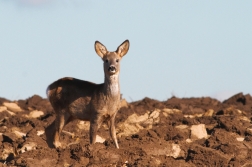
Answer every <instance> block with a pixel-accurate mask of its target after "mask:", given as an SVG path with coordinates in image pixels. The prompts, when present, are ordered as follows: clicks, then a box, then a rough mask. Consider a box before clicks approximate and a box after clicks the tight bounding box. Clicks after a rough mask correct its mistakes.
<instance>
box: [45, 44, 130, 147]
mask: <svg viewBox="0 0 252 167" xmlns="http://www.w3.org/2000/svg"><path fill="white" fill-rule="evenodd" d="M128 49H129V41H128V40H126V41H124V42H123V43H122V44H121V45H120V46H119V47H118V48H117V50H116V51H115V52H109V51H107V49H106V47H105V46H104V45H102V44H101V43H100V42H98V41H96V42H95V50H96V53H97V54H98V55H99V56H100V57H101V58H102V60H103V61H104V65H103V66H104V74H105V77H104V83H102V84H94V83H91V82H88V81H83V80H79V79H75V78H70V77H68V78H62V79H59V80H57V81H55V82H53V83H52V84H50V85H49V86H48V88H47V96H48V99H49V101H50V103H51V105H52V107H53V108H54V110H55V113H56V119H55V134H54V141H53V144H54V146H55V147H60V146H61V143H60V141H59V136H60V133H61V131H62V129H63V127H64V126H65V125H66V124H67V123H69V122H70V121H71V120H73V119H81V120H85V121H90V143H92V144H93V143H95V141H96V133H97V130H98V128H99V127H100V125H101V124H102V123H103V122H104V121H107V122H108V125H109V132H110V136H111V138H112V139H113V141H114V143H115V146H116V147H117V148H119V146H118V143H117V139H116V131H115V125H114V122H115V116H116V113H117V111H118V109H119V107H120V96H121V95H120V85H119V72H120V60H121V58H122V57H123V56H124V55H125V54H126V53H127V51H128Z"/></svg>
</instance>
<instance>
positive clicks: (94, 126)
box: [89, 116, 103, 144]
mask: <svg viewBox="0 0 252 167" xmlns="http://www.w3.org/2000/svg"><path fill="white" fill-rule="evenodd" d="M102 122H103V117H102V116H96V117H94V119H91V120H90V130H89V135H90V143H91V144H94V143H95V142H96V134H97V130H98V129H99V128H100V126H101V124H102Z"/></svg>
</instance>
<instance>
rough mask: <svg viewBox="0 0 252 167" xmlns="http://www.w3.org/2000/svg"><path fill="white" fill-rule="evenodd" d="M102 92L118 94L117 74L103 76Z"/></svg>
mask: <svg viewBox="0 0 252 167" xmlns="http://www.w3.org/2000/svg"><path fill="white" fill-rule="evenodd" d="M104 94H105V95H107V96H111V97H117V96H120V85H119V74H114V75H111V76H105V82H104Z"/></svg>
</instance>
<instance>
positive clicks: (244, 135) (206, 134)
mask: <svg viewBox="0 0 252 167" xmlns="http://www.w3.org/2000/svg"><path fill="white" fill-rule="evenodd" d="M54 119H55V113H54V111H53V109H52V107H51V105H50V103H49V101H48V100H47V99H43V98H41V97H40V96H38V95H34V96H32V97H30V98H28V99H25V100H18V101H10V100H8V99H5V98H0V166H20V167H25V166H29V167H32V166H37V167H38V166H50V167H53V166H56V167H62V166H64V167H68V166H71V167H79V166H124V167H130V166H195V167H196V166H243V167H249V166H252V97H251V95H249V94H246V95H244V94H243V93H239V94H236V95H234V96H232V97H230V98H228V99H227V100H225V101H223V102H220V101H218V100H216V99H213V98H210V97H201V98H177V97H172V98H170V99H168V100H166V101H158V100H154V99H151V98H144V99H142V100H140V101H136V102H131V103H128V102H127V101H126V100H124V99H123V100H122V102H121V108H120V110H119V111H118V113H117V116H116V131H117V138H118V144H119V147H120V148H119V149H116V148H115V145H114V143H113V141H112V139H111V138H110V136H109V131H108V126H107V125H106V124H103V125H102V126H101V128H100V129H99V131H98V136H97V141H96V143H95V144H93V145H91V144H89V132H88V131H89V122H86V121H81V120H74V121H73V122H70V123H69V124H67V125H66V126H65V127H64V129H63V132H62V133H61V136H60V139H61V142H62V145H63V147H62V148H57V149H56V148H54V147H53V145H52V134H53V128H54V126H53V124H52V123H53V121H54Z"/></svg>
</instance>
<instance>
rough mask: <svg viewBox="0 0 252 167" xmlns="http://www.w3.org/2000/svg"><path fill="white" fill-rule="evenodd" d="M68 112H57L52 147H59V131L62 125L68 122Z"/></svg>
mask: <svg viewBox="0 0 252 167" xmlns="http://www.w3.org/2000/svg"><path fill="white" fill-rule="evenodd" d="M70 117H71V116H70V114H68V113H67V112H61V114H58V115H57V116H56V119H55V134H54V141H53V145H54V147H56V148H58V147H61V143H60V140H59V139H60V133H61V131H62V129H63V127H64V126H65V125H66V124H67V123H68V122H69V120H70Z"/></svg>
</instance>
